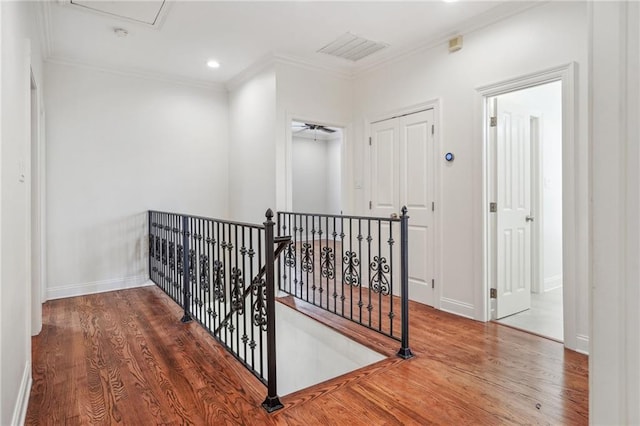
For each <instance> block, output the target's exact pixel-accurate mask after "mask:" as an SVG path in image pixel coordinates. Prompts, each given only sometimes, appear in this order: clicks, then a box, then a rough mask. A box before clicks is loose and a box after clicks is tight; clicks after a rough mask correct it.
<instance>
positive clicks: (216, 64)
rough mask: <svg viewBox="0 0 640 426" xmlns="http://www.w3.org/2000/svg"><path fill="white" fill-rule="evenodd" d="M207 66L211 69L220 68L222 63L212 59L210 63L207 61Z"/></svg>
mask: <svg viewBox="0 0 640 426" xmlns="http://www.w3.org/2000/svg"><path fill="white" fill-rule="evenodd" d="M207 66H208V67H209V68H220V62H218V61H214V60H213V59H211V60H210V61H207Z"/></svg>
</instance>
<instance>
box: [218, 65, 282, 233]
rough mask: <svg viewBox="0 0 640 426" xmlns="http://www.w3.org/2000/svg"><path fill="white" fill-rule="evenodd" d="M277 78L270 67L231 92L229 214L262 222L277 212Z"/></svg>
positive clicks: (245, 219)
mask: <svg viewBox="0 0 640 426" xmlns="http://www.w3.org/2000/svg"><path fill="white" fill-rule="evenodd" d="M275 117H276V76H275V70H274V69H273V67H267V68H266V69H264V70H262V71H261V72H259V73H257V74H256V75H254V76H253V77H251V78H250V79H248V80H247V81H245V82H243V83H241V84H240V85H239V86H238V87H235V88H233V89H232V90H231V91H230V92H229V132H230V141H229V215H230V217H231V218H233V220H240V221H245V222H254V223H262V222H264V221H265V217H264V214H265V212H266V210H267V209H268V208H271V209H272V210H274V211H275V208H274V207H275V202H276V193H275V162H276V158H275V153H274V151H275V123H276V121H275Z"/></svg>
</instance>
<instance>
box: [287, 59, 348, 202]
mask: <svg viewBox="0 0 640 426" xmlns="http://www.w3.org/2000/svg"><path fill="white" fill-rule="evenodd" d="M276 71H277V74H276V75H277V116H276V188H277V204H276V205H277V208H278V209H279V210H285V209H287V210H289V209H291V207H292V190H291V187H292V175H291V159H292V150H291V137H292V136H291V120H292V119H298V120H301V121H304V122H311V123H316V124H324V125H330V126H334V127H341V128H343V132H342V137H343V144H344V147H343V150H342V161H343V164H350V162H351V161H352V160H351V158H352V154H351V149H352V146H353V139H352V138H351V134H352V133H351V127H350V124H351V123H352V113H353V82H352V80H351V79H349V78H346V77H344V76H340V75H334V74H329V73H327V72H324V71H319V70H312V69H308V68H304V67H302V66H296V65H293V64H290V63H284V62H278V63H276ZM334 155H335V153H334ZM341 171H342V173H341V181H342V191H341V198H342V199H341V202H340V205H341V208H342V209H343V210H344V211H345V212H349V211H350V210H351V209H352V204H353V203H352V195H351V194H352V190H351V188H352V187H353V185H354V182H353V176H352V175H351V168H350V167H342V168H341Z"/></svg>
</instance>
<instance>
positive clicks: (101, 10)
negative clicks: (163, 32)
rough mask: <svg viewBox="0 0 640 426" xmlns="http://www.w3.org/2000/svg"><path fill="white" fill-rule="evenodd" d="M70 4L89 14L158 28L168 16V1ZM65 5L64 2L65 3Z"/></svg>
mask: <svg viewBox="0 0 640 426" xmlns="http://www.w3.org/2000/svg"><path fill="white" fill-rule="evenodd" d="M67 1H68V4H70V5H71V6H75V7H77V8H78V9H82V10H85V11H88V12H94V13H98V14H101V15H105V16H110V17H112V18H117V19H124V20H127V21H131V22H135V23H138V24H144V25H148V26H150V27H154V28H158V27H159V26H160V24H161V23H162V21H163V19H164V17H165V16H166V14H167V10H168V5H167V4H166V3H167V2H166V0H147V1H94V0H67ZM63 4H64V2H63Z"/></svg>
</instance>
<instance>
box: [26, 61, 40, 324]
mask: <svg viewBox="0 0 640 426" xmlns="http://www.w3.org/2000/svg"><path fill="white" fill-rule="evenodd" d="M30 81H31V85H30V89H31V90H30V120H31V121H30V134H31V140H30V159H29V179H28V182H29V186H28V191H29V210H28V211H29V212H30V218H29V219H30V222H29V233H28V235H30V258H31V271H30V278H31V334H32V335H34V336H35V335H37V334H39V333H40V330H41V329H42V302H43V299H44V297H43V295H44V289H43V287H44V253H43V238H44V237H43V235H44V232H43V230H44V226H43V223H44V219H43V218H44V215H43V206H44V203H43V199H44V198H43V190H44V185H43V179H42V169H43V152H42V151H43V148H42V143H41V140H40V122H41V121H40V107H39V93H38V86H37V84H36V80H35V77H34V75H33V71H30Z"/></svg>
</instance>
